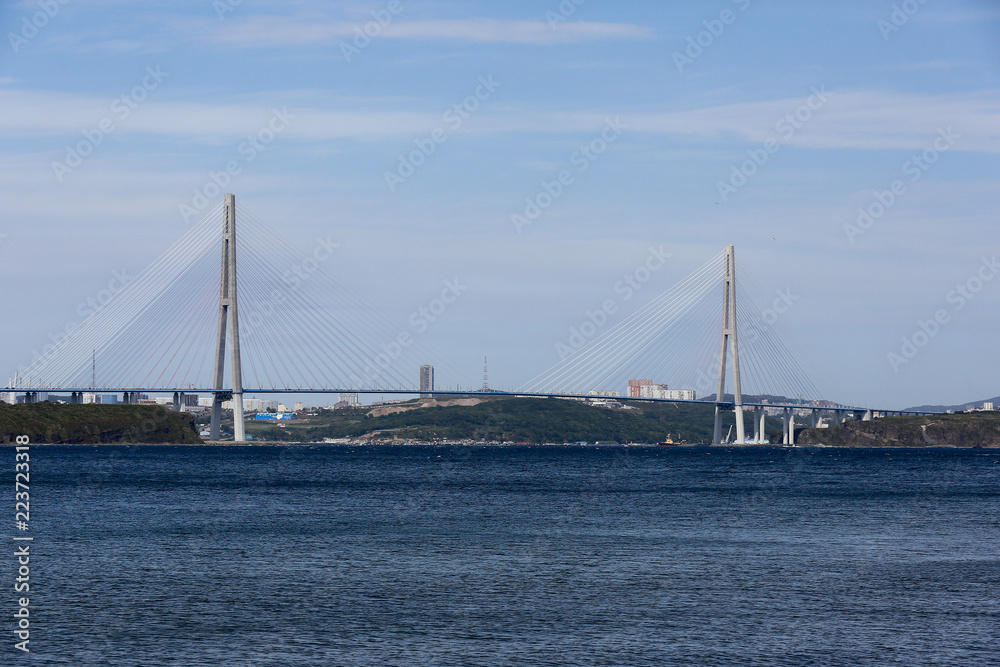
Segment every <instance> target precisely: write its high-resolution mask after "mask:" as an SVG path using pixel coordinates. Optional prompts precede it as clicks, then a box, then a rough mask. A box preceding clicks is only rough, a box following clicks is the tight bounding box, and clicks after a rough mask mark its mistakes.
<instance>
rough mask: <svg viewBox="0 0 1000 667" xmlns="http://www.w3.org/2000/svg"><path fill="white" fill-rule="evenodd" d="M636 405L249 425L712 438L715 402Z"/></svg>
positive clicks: (494, 404)
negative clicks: (627, 406)
mask: <svg viewBox="0 0 1000 667" xmlns="http://www.w3.org/2000/svg"><path fill="white" fill-rule="evenodd" d="M634 405H636V406H637V407H638V408H639V409H636V410H617V409H608V408H602V407H594V406H589V405H585V404H583V403H581V402H577V401H566V400H559V399H535V398H509V399H497V400H492V401H488V402H485V403H482V404H480V405H476V406H450V407H433V408H424V409H418V410H411V411H407V412H401V413H396V414H392V415H386V416H383V417H367V416H366V414H365V412H366V411H365V410H364V409H356V410H337V411H334V412H324V413H322V414H321V416H320V417H317V418H313V419H312V420H311V422H310V423H309V424H306V423H300V424H295V425H291V426H286V427H285V428H277V427H273V426H259V427H258V426H256V425H255V426H253V427H251V428H249V429H248V432H249V433H252V434H254V435H255V436H257V437H261V438H266V439H273V440H304V441H318V440H322V439H323V438H344V437H360V436H364V435H368V434H371V433H373V432H379V434H380V436H381V437H384V438H392V437H397V438H404V439H420V440H434V439H448V440H452V439H454V440H459V439H474V440H505V441H511V442H534V443H541V442H576V441H580V440H586V441H588V442H597V441H615V442H660V441H663V440H665V439H666V438H667V436H668V435H670V436H672V437H673V439H674V440H675V441H678V442H679V441H681V440H686V441H688V442H708V441H710V440H711V437H712V423H713V415H714V408H713V407H712V406H706V405H678V404H669V403H657V404H650V403H645V404H643V403H635V404H634ZM732 423H733V415H732V413H726V419H725V421H724V424H725V426H724V430H728V428H729V424H732ZM748 423H749V420H748ZM771 425H773V424H771ZM777 429H779V430H780V426H778V427H777Z"/></svg>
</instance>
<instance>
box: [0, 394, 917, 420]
mask: <svg viewBox="0 0 1000 667" xmlns="http://www.w3.org/2000/svg"><path fill="white" fill-rule="evenodd" d="M0 391H3V392H7V393H15V394H26V395H31V394H34V395H37V394H84V393H87V394H232V390H231V389H221V390H220V389H195V388H190V387H185V388H183V389H181V388H173V389H143V388H138V387H131V388H117V389H115V388H110V387H104V388H98V389H92V388H89V387H87V388H82V389H81V388H62V387H60V388H48V387H31V388H28V387H17V388H10V387H8V388H6V389H3V390H0ZM248 394H388V395H400V396H407V395H409V396H414V395H428V394H429V395H431V396H509V397H512V398H570V399H580V398H586V399H603V400H615V401H643V402H647V403H686V404H692V405H711V406H717V407H719V408H721V409H723V410H734V409H735V407H736V404H735V402H734V401H717V400H714V399H696V400H683V399H671V398H633V397H629V396H603V395H592V394H569V393H567V394H537V393H531V392H520V391H495V390H492V389H491V390H489V391H482V390H478V389H473V390H466V391H459V390H436V389H435V390H432V391H420V390H419V389H292V388H286V389H247V388H246V387H244V388H243V395H244V396H247V395H248ZM741 405H742V407H743V408H751V409H756V408H764V409H766V408H783V409H784V408H787V409H789V410H792V409H794V410H813V411H819V412H836V413H841V414H850V413H867V414H868V415H870V416H871V417H874V416H876V415H878V416H903V415H912V416H920V415H928V414H932V413H929V412H917V411H913V410H887V409H878V408H866V407H859V406H849V405H838V406H834V407H825V406H818V405H803V404H799V403H746V402H745V403H742V404H741Z"/></svg>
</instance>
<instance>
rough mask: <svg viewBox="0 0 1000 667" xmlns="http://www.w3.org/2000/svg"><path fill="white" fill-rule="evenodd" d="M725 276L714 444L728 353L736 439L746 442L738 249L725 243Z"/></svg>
mask: <svg viewBox="0 0 1000 667" xmlns="http://www.w3.org/2000/svg"><path fill="white" fill-rule="evenodd" d="M724 261H725V269H724V270H725V277H724V278H723V301H722V303H723V311H722V349H721V350H720V351H719V390H718V392H717V393H716V395H715V400H716V401H717V402H716V405H715V431H714V435H713V436H712V444H716V445H718V444H720V443H722V406H721V405H720V404H721V403H722V402H723V401H724V400H725V398H726V356H727V348H728V351H729V352H731V353H732V355H733V409H734V411H735V413H736V442H735V443H734V444H737V445H742V444H745V443H746V432H745V430H744V425H743V392H742V389H741V387H740V346H739V340H738V337H737V335H736V250H735V248H733V246H732V245H727V246H726V253H725V260H724Z"/></svg>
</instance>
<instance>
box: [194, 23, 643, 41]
mask: <svg viewBox="0 0 1000 667" xmlns="http://www.w3.org/2000/svg"><path fill="white" fill-rule="evenodd" d="M361 25H362V24H360V23H357V22H351V21H324V20H314V19H307V18H299V17H287V16H253V17H249V18H246V19H243V20H233V21H230V22H227V24H226V25H225V26H223V27H222V29H219V30H214V31H212V32H211V33H207V34H206V38H207V39H211V40H214V41H218V42H222V43H224V44H227V45H230V46H253V47H260V46H271V47H282V46H302V45H304V44H329V43H334V42H337V41H339V40H341V39H346V38H351V37H353V36H354V35H355V32H354V31H355V29H357V28H358V27H359V26H361ZM379 36H380V37H381V38H385V39H399V40H414V41H450V42H479V43H490V42H492V43H508V44H535V45H545V44H561V43H576V42H588V41H597V40H608V39H648V38H650V37H652V31H651V30H650V29H649V28H646V27H643V26H638V25H632V24H627V23H595V22H586V21H580V22H570V23H563V24H560V25H559V28H558V30H553V29H552V26H550V25H549V24H548V22H546V21H509V20H499V19H454V20H420V21H402V20H400V21H395V22H393V23H390V24H389V25H386V26H385V27H384V28H382V29H381V30H380V35H379Z"/></svg>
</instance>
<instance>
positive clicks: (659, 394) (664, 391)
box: [638, 383, 695, 401]
mask: <svg viewBox="0 0 1000 667" xmlns="http://www.w3.org/2000/svg"><path fill="white" fill-rule="evenodd" d="M638 397H639V398H659V399H664V400H668V401H693V400H694V399H695V394H694V389H671V388H670V387H668V386H667V385H665V384H652V383H650V384H644V385H640V386H639V396H638Z"/></svg>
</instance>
